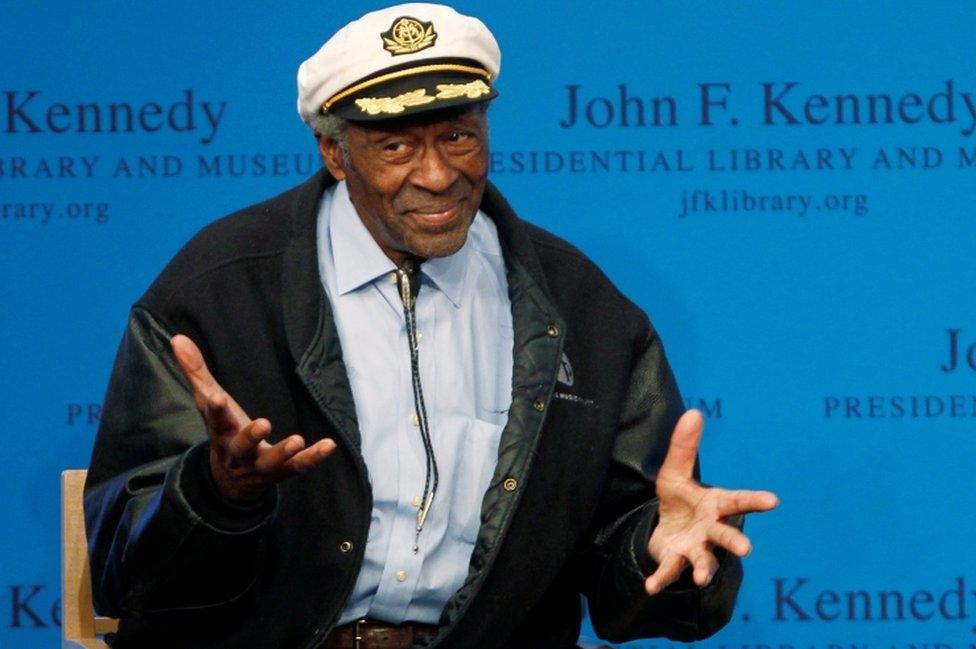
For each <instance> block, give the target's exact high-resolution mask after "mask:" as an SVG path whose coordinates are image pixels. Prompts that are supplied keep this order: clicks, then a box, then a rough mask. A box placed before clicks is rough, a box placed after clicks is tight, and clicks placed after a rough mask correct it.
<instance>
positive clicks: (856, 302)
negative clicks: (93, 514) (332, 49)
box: [0, 0, 976, 649]
mask: <svg viewBox="0 0 976 649" xmlns="http://www.w3.org/2000/svg"><path fill="white" fill-rule="evenodd" d="M480 4H481V3H477V2H471V1H461V2H458V3H457V6H458V8H459V9H460V10H462V11H465V12H467V13H474V14H476V15H479V16H480V17H482V18H483V19H484V21H485V22H486V23H487V24H488V25H489V26H490V27H491V29H492V30H493V31H494V33H495V34H496V36H497V38H498V40H499V42H500V44H501V47H502V51H503V63H502V73H501V76H500V79H499V84H498V87H499V88H500V91H501V96H500V98H499V99H498V100H497V101H496V102H495V105H494V106H493V108H492V110H491V123H492V141H493V158H492V179H493V180H494V182H496V183H497V184H498V185H499V186H500V187H501V188H502V190H503V191H504V192H505V193H506V195H507V196H508V198H509V199H510V201H511V202H512V204H513V205H514V206H515V208H516V209H517V210H518V211H519V212H520V213H521V214H522V215H523V216H525V217H526V218H529V219H531V220H533V221H535V222H536V223H539V224H540V225H542V226H544V227H547V228H549V229H551V230H553V231H555V232H556V233H558V234H560V235H562V236H564V237H566V238H568V239H569V240H571V241H573V242H574V243H576V244H577V245H578V246H579V247H580V248H582V249H583V250H584V251H585V252H587V253H588V254H589V255H591V256H592V257H593V258H594V259H595V260H596V261H597V262H598V263H600V264H601V265H602V267H603V268H604V269H605V270H606V272H607V273H608V274H609V275H610V276H611V278H612V279H613V280H614V281H615V282H616V283H617V284H618V285H619V286H620V287H621V288H622V289H623V290H624V292H625V293H627V294H628V295H629V296H631V297H632V298H633V299H634V300H636V301H637V302H638V303H639V304H640V305H642V306H643V307H644V308H645V309H647V311H648V312H649V313H650V314H651V316H652V318H653V319H654V322H655V324H656V325H657V327H658V329H659V330H660V331H661V333H662V336H663V338H664V340H665V343H666V345H667V349H668V352H669V354H670V357H671V361H672V364H673V366H674V367H675V370H676V373H677V375H678V379H679V382H680V384H681V387H682V390H683V392H684V394H685V395H686V397H687V400H688V404H689V406H695V407H699V408H702V409H703V410H704V411H705V413H706V415H707V417H708V423H707V428H706V437H705V440H704V443H703V448H702V462H703V466H704V471H705V476H706V479H707V480H708V481H709V482H711V483H713V484H721V485H727V486H736V487H756V488H769V489H772V490H775V491H776V492H778V493H779V494H780V496H781V498H782V503H783V504H782V506H781V508H780V509H779V510H778V511H777V512H776V513H774V514H769V515H765V516H754V517H752V518H751V519H750V522H749V525H748V531H749V533H750V536H751V537H752V539H753V541H754V545H755V552H754V555H753V556H752V557H750V558H749V559H747V560H746V572H747V579H746V583H745V586H744V588H743V591H742V595H741V598H740V600H739V604H738V607H737V610H736V616H735V619H734V621H733V622H732V623H731V624H730V626H729V627H728V628H727V629H725V630H724V631H722V632H721V633H720V634H718V635H717V636H716V637H715V638H713V639H710V640H708V641H704V642H701V643H697V644H696V646H699V647H703V648H707V649H720V648H721V649H724V648H728V649H732V648H733V647H735V648H740V647H750V648H751V647H755V648H756V649H760V648H761V647H768V648H795V649H799V648H801V647H803V648H810V647H816V648H817V649H833V648H835V647H836V648H838V649H839V648H840V647H845V648H847V647H858V648H861V647H872V648H876V647H883V648H889V647H892V648H893V647H899V648H902V647H905V648H907V647H915V648H919V649H921V648H922V647H926V648H927V649H945V648H947V647H949V648H953V649H960V648H962V649H967V648H968V649H972V648H973V647H976V569H974V565H973V560H972V558H971V556H970V554H969V550H968V548H969V543H970V542H971V540H972V538H973V536H974V534H976V517H974V516H973V513H972V512H973V506H972V503H971V497H972V493H973V490H974V489H973V488H974V486H976V478H974V477H973V475H974V474H973V470H972V459H971V458H972V453H973V451H974V449H976V443H974V441H973V430H974V421H976V389H974V388H973V385H974V382H973V379H974V378H976V301H974V300H973V299H972V297H971V295H970V293H971V292H972V287H973V286H974V285H976V263H974V261H973V242H974V235H976V222H974V205H976V199H974V186H976V183H974V174H976V74H974V68H973V63H972V43H973V33H974V25H976V9H974V6H973V4H972V3H968V2H930V3H926V4H924V5H922V4H919V3H898V2H859V3H846V2H844V3H841V2H820V3H772V2H770V3H764V2H749V3H735V4H734V5H732V3H729V5H732V6H727V5H726V4H725V3H704V2H680V3H679V2H656V3H630V2H619V1H618V2H603V3H600V5H599V7H597V6H596V5H594V4H593V3H582V2H559V3H555V2H538V3H530V2H520V3H508V2H498V3H493V4H491V5H490V6H487V7H484V6H479V5H480ZM378 6H379V5H378V4H376V3H366V2H347V3H345V4H344V5H342V6H340V7H327V6H318V5H315V4H310V3H307V2H302V3H299V2H291V1H290V0H283V1H282V2H278V3H275V8H274V9H271V8H270V7H269V6H268V5H266V4H265V3H256V2H255V3H241V2H226V1H215V2H209V3H196V2H186V1H171V2H166V3H139V4H138V5H137V6H133V5H130V4H129V3H122V2H101V3H83V4H78V3H69V2H64V1H63V0H59V1H54V0H51V1H50V2H44V3H37V2H28V1H26V0H12V1H11V0H8V1H7V2H6V3H4V9H3V12H2V13H3V17H2V20H0V23H2V27H0V32H2V38H0V62H2V68H0V69H2V73H0V93H2V94H0V240H2V242H3V245H2V250H3V254H2V256H0V276H2V278H3V288H2V293H0V304H2V307H0V324H2V332H3V335H2V337H0V368H2V376H3V377H4V381H3V387H2V389H0V408H2V412H3V414H4V415H5V416H4V419H5V426H4V428H5V431H6V434H5V435H4V442H3V448H4V454H3V457H4V458H5V460H4V468H5V470H4V471H3V472H2V473H0V489H2V492H3V494H4V499H3V516H2V521H3V523H2V525H3V532H4V533H3V540H4V551H3V553H2V555H0V589H2V590H0V647H2V648H8V647H10V648H14V647H38V646H53V645H54V644H55V643H56V642H57V634H58V629H57V624H58V616H59V610H58V598H59V593H58V590H59V588H58V579H59V577H58V574H59V572H58V571H59V564H58V523H57V520H58V516H57V512H58V497H57V482H58V481H57V476H58V473H59V471H60V470H61V469H63V468H66V467H81V466H85V465H86V464H87V460H88V455H89V451H90V448H91V445H92V440H93V437H94V434H95V430H96V425H97V419H98V413H99V408H100V402H101V398H102V394H103V390H104V388H105V384H106V381H107V377H108V373H109V369H110V366H111V361H112V358H113V355H114V351H115V347H116V345H117V342H118V339H119V337H120V335H121V332H122V327H123V323H124V322H125V319H126V313H127V309H128V306H129V305H130V303H131V302H132V301H133V300H134V299H135V298H136V297H137V296H138V295H140V293H141V292H142V290H144V288H145V287H146V286H147V285H148V283H149V282H150V281H151V280H152V278H153V277H154V276H155V274H156V273H157V272H158V271H159V269H161V268H162V266H163V264H164V263H165V262H166V261H167V259H168V258H169V257H170V256H171V255H172V254H173V253H174V252H175V251H176V250H177V248H178V247H179V246H180V245H181V243H182V242H183V241H185V240H186V239H187V238H188V237H189V236H191V234H192V233H193V232H195V231H196V230H197V229H199V228H200V227H201V226H202V225H203V224H205V223H207V222H209V221H210V220H213V219H214V218H216V217H218V216H220V215H222V214H225V213H227V212H229V211H231V210H233V209H235V208H238V207H240V206H243V205H245V204H248V203H251V202H254V201H256V200H258V199H261V198H264V197H267V196H269V195H271V194H273V193H277V192H279V191H281V190H283V189H285V188H287V187H290V186H292V185H294V184H296V183H297V182H299V181H300V180H301V179H303V178H304V177H305V176H307V175H308V174H310V173H311V172H312V171H313V170H314V169H315V168H316V167H317V165H318V160H317V158H316V154H315V149H314V146H313V144H314V143H313V140H312V138H311V136H310V134H309V133H308V132H307V130H306V128H305V127H304V125H303V124H302V123H301V122H300V120H299V119H298V117H297V115H296V113H295V108H294V96H295V83H294V74H295V70H296V67H297V65H298V63H299V62H300V61H301V60H303V59H304V58H305V57H307V56H308V55H309V54H311V53H312V52H313V51H314V50H315V49H317V48H318V46H319V45H320V44H321V42H322V41H323V40H324V39H325V38H326V37H327V36H328V35H329V34H330V33H332V32H333V31H334V30H335V29H336V28H337V27H339V26H340V25H342V24H344V23H345V22H347V21H349V20H351V19H353V18H355V17H357V16H358V15H360V14H362V13H363V12H364V11H366V10H369V9H373V8H376V7H378ZM584 633H585V634H590V633H592V632H591V631H590V630H589V628H588V627H587V628H585V629H584ZM632 646H634V647H656V648H662V647H668V646H669V643H667V642H661V641H646V642H639V643H633V645H632Z"/></svg>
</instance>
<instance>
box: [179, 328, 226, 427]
mask: <svg viewBox="0 0 976 649" xmlns="http://www.w3.org/2000/svg"><path fill="white" fill-rule="evenodd" d="M169 344H170V347H171V348H172V350H173V356H175V357H176V362H177V364H178V365H179V366H180V370H181V371H182V372H183V375H184V376H185V377H186V380H187V381H189V382H190V387H191V388H192V389H193V398H194V399H195V400H196V402H197V408H198V409H199V410H201V411H202V410H203V409H204V408H205V407H206V405H207V400H208V399H209V398H210V397H211V396H212V395H213V394H214V392H215V391H216V390H220V391H221V392H222V391H223V390H222V389H220V385H219V384H218V383H217V380H216V379H214V377H213V375H212V374H211V373H210V369H209V368H208V367H207V364H206V362H204V360H203V354H202V353H201V352H200V348H199V347H197V345H196V343H194V342H193V341H192V340H190V338H189V337H188V336H184V335H183V334H176V335H175V336H173V337H172V338H170V340H169Z"/></svg>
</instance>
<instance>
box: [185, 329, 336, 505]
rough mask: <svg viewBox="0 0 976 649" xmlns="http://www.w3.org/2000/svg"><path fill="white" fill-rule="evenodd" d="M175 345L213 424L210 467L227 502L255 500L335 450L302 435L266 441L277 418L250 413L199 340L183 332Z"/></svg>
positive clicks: (325, 441)
mask: <svg viewBox="0 0 976 649" xmlns="http://www.w3.org/2000/svg"><path fill="white" fill-rule="evenodd" d="M170 345H171V346H172V348H173V354H174V355H175V356H176V361H177V363H179V365H180V369H181V370H182V371H183V374H184V375H185V376H186V378H187V380H188V381H189V382H190V387H191V388H192V389H193V398H194V400H195V401H196V404H197V410H199V411H200V412H201V413H202V414H203V418H204V420H205V421H206V422H207V433H208V434H209V435H210V471H211V473H212V474H213V478H214V483H216V485H217V489H218V490H219V491H220V494H221V495H222V496H223V497H224V498H226V499H227V500H230V501H239V502H240V501H248V500H255V499H257V498H259V497H260V496H261V495H262V494H264V492H265V491H267V489H268V488H269V487H271V486H272V485H274V484H276V483H278V482H281V481H282V480H284V479H285V478H289V477H291V476H293V475H295V474H297V473H302V472H304V471H307V470H308V469H309V468H311V467H313V466H314V465H316V464H318V463H319V462H321V461H322V460H324V459H325V458H327V457H328V456H329V455H330V454H331V453H332V451H334V450H335V447H336V445H335V442H334V441H332V440H331V439H321V440H319V441H317V442H315V443H314V444H312V445H311V446H309V447H308V448H305V440H304V439H303V438H302V437H301V435H291V436H289V437H286V438H285V439H283V440H281V441H279V442H278V443H277V444H274V445H272V444H269V443H268V442H267V441H265V439H266V438H267V437H268V435H269V434H271V422H269V421H268V420H267V419H251V418H250V417H248V416H247V413H245V412H244V410H243V409H242V408H241V407H240V406H239V405H238V404H237V402H236V401H234V399H233V398H232V397H231V396H230V395H229V394H227V392H226V391H225V390H224V389H223V388H222V387H221V386H220V384H219V383H217V381H216V379H214V377H213V375H212V374H211V373H210V370H209V369H207V364H206V363H205V362H204V360H203V354H201V353H200V349H199V348H198V347H197V346H196V344H195V343H194V342H193V341H192V340H190V339H189V338H187V337H186V336H184V335H182V334H177V335H176V336H173V337H172V338H171V339H170Z"/></svg>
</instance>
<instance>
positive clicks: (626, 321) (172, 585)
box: [85, 172, 741, 649]
mask: <svg viewBox="0 0 976 649" xmlns="http://www.w3.org/2000/svg"><path fill="white" fill-rule="evenodd" d="M331 182H333V181H332V179H331V178H330V177H329V176H328V175H327V174H325V173H324V172H322V173H319V174H318V175H316V176H315V177H313V178H312V179H310V180H309V181H307V182H306V183H304V184H302V185H300V186H299V187H296V188H295V189H293V190H291V191H289V192H287V193H285V194H282V195H281V196H278V197H276V198H273V199H271V200H269V201H267V202H265V203H262V204H259V205H256V206H252V207H250V208H247V209H245V210H243V211H241V212H238V213H236V214H233V215H231V216H229V217H227V218H225V219H222V220H220V221H217V222H215V223H213V224H211V225H210V226H208V227H207V228H205V229H204V230H203V231H201V232H200V233H199V234H198V235H197V236H196V237H194V238H193V239H192V240H191V241H190V242H189V243H188V244H187V245H186V246H185V247H184V248H183V250H181V251H180V253H179V254H177V256H176V257H175V258H174V259H173V260H172V261H171V262H170V264H169V265H168V266H167V268H166V269H165V270H164V271H163V272H162V274H161V275H160V276H159V278H158V279H157V280H156V281H155V282H154V283H153V285H152V286H151V287H150V288H149V290H148V291H147V292H146V294H145V295H144V296H143V297H142V298H141V299H140V300H139V302H138V303H137V304H136V305H135V306H134V308H133V311H132V317H131V319H130V322H129V326H128V329H127V331H126V334H125V336H124V338H123V340H122V343H121V347H120V350H119V354H118V357H117V359H116V363H115V367H114V370H113V373H112V378H111V381H110V384H109V389H108V394H107V396H106V398H105V403H104V408H103V414H102V422H101V427H100V429H99V433H98V438H97V440H96V443H95V448H94V453H93V457H92V464H91V469H90V472H89V476H88V484H87V486H86V495H85V509H86V520H87V525H88V535H89V546H90V553H91V564H92V581H93V587H94V594H95V601H96V605H97V607H98V609H99V610H100V611H101V612H103V613H106V614H110V615H114V616H120V617H122V618H123V620H122V623H121V626H120V630H119V634H118V639H117V644H116V646H117V647H140V648H145V647H153V646H157V645H159V646H164V645H165V646H181V647H208V648H215V647H235V648H239V647H262V648H263V647H267V648H269V649H270V648H274V649H283V648H290V647H296V648H297V647H314V646H316V645H317V644H318V643H319V642H320V641H321V640H322V639H323V638H324V637H325V636H326V635H327V633H328V631H329V630H330V629H331V627H332V626H333V625H334V624H335V622H336V619H337V618H338V616H339V614H340V612H341V610H342V607H343V604H344V602H345V600H346V598H347V597H348V595H349V593H350V591H351V589H352V587H353V584H354V582H355V580H356V576H357V573H358V570H359V565H360V563H361V561H362V553H363V550H364V548H365V545H366V536H367V530H368V526H369V521H370V511H371V504H372V500H371V492H370V485H369V478H368V472H367V467H366V466H365V464H364V462H363V459H362V457H361V455H360V453H359V445H360V433H359V430H358V427H357V423H356V412H355V408H354V404H353V397H352V392H351V390H350V387H349V382H348V379H347V376H346V371H345V367H344V365H343V361H342V353H341V350H340V347H339V339H338V336H337V334H336V331H335V326H334V322H333V319H332V314H331V309H330V305H329V301H328V299H327V298H326V296H325V294H324V291H323V289H322V285H321V282H320V278H319V271H318V265H317V255H316V250H315V221H316V213H317V208H318V204H319V199H320V197H321V195H322V192H323V190H324V188H325V187H327V186H328V184H329V183H331ZM482 209H483V210H484V211H485V212H486V213H487V214H488V215H489V216H490V217H491V218H492V219H493V220H494V221H495V223H496V224H497V227H498V232H499V237H500V240H501V243H502V248H503V251H504V255H505V262H506V269H507V278H508V284H509V294H510V297H511V302H512V312H513V323H514V331H515V342H514V355H515V364H514V373H513V386H512V405H511V410H510V412H509V419H508V422H507V424H506V426H505V428H504V431H503V433H502V439H501V443H500V446H499V457H498V465H497V468H496V471H495V474H494V476H493V478H492V481H491V486H490V487H489V489H488V491H487V492H486V493H485V497H484V501H483V506H482V512H481V520H482V524H481V529H480V531H479V534H478V540H477V542H476V545H475V548H474V552H473V554H472V557H471V563H470V567H469V576H468V578H467V580H466V581H465V583H464V585H463V586H462V587H461V589H460V590H458V591H457V593H455V595H454V596H453V597H452V598H451V600H450V601H449V602H448V603H447V605H446V606H445V608H444V612H443V614H442V618H441V624H442V626H443V630H442V632H441V634H440V635H439V636H438V638H437V640H436V641H435V644H436V645H437V646H440V647H458V648H460V647H472V648H474V647H478V648H486V649H487V648H489V647H499V648H501V647H505V648H514V647H533V648H536V647H574V646H575V640H576V637H577V635H578V633H579V624H580V616H581V610H580V597H579V595H580V593H583V594H585V595H586V597H587V599H588V601H589V606H590V613H591V616H592V619H593V622H594V625H595V626H596V629H597V630H598V632H600V633H601V634H602V635H603V636H605V637H607V638H608V639H611V640H625V639H630V638H635V637H642V636H643V637H647V636H658V635H664V636H667V637H670V638H674V639H682V640H692V639H697V638H702V637H705V636H707V635H710V634H712V633H714V632H715V631H716V630H718V629H719V628H720V627H721V626H722V625H723V624H725V622H726V621H727V620H728V619H729V617H730V615H731V610H732V605H733V603H734V600H735V594H736V591H737V589H738V584H739V581H740V580H741V568H740V565H739V562H738V560H736V559H735V558H734V557H731V556H726V557H724V558H723V559H722V567H721V569H720V571H719V573H718V575H717V576H716V578H715V580H714V581H713V583H712V584H711V585H710V586H709V587H708V588H705V589H698V588H696V587H695V586H694V585H693V584H691V582H690V579H689V578H688V576H687V575H686V576H685V577H683V578H682V580H681V581H679V582H678V583H677V584H675V585H674V586H672V587H671V588H669V589H668V590H667V591H665V593H662V594H661V595H658V596H656V597H653V598H652V597H648V596H646V595H645V594H644V592H643V577H644V575H645V574H649V572H650V571H651V570H652V569H653V567H654V566H653V562H652V560H651V559H650V558H649V557H648V555H647V551H646V544H647V539H648V537H649V535H650V531H651V529H652V528H653V525H654V522H655V517H656V502H655V500H654V479H655V475H656V471H657V468H658V466H659V465H660V463H661V461H662V459H663V457H664V453H665V451H666V448H667V443H668V438H669V435H670V431H671V430H672V428H673V426H674V423H675V421H676V420H677V418H678V416H679V415H680V413H681V412H682V410H683V407H682V403H681V399H680V396H679V394H678V390H677V388H676V386H675V382H674V379H673V377H672V375H671V371H670V369H669V368H668V365H667V361H666V360H665V358H664V352H663V349H662V347H661V344H660V341H659V339H658V338H657V335H656V334H655V332H654V330H653V328H652V327H651V324H650V322H649V321H648V319H647V317H646V316H645V315H644V313H643V312H642V311H641V310H640V309H638V308H637V307H636V306H635V305H634V304H632V303H631V302H630V301H628V300H627V299H626V298H625V297H624V296H623V295H621V294H620V293H619V292H618V291H617V290H616V289H615V288H614V287H613V286H612V285H611V283H610V282H609V280H608V279H607V278H606V277H605V276H604V275H603V274H602V273H601V272H600V271H599V270H598V269H597V268H596V267H595V266H594V265H593V264H592V263H591V262H590V261H589V260H587V259H586V258H585V257H584V256H583V255H582V254H581V253H580V252H579V251H577V250H576V249H575V248H573V247H572V246H570V245H569V244H567V243H565V242H563V241H561V240H560V239H558V238H556V237H554V236H553V235H551V234H548V233H546V232H544V231H543V230H540V229H539V228H536V227H534V226H532V225H530V224H528V223H526V222H524V221H521V220H520V219H519V218H518V217H516V216H515V214H514V213H513V212H512V210H511V208H510V207H509V206H508V204H507V203H506V202H505V200H504V199H503V198H502V197H501V195H500V194H499V193H498V192H497V190H495V189H494V188H493V187H491V186H489V188H488V190H487V191H486V193H485V197H484V200H483V204H482ZM177 332H181V333H185V334H187V335H189V336H190V337H191V338H193V339H194V340H195V341H196V342H197V344H198V345H199V346H200V348H201V350H202V351H203V354H204V357H205V358H206V360H207V362H208V364H209V366H210V368H211V371H212V372H213V374H214V376H215V377H216V378H217V380H218V381H219V382H220V383H221V384H222V385H223V386H224V388H226V389H227V391H228V392H229V393H230V394H231V395H233V396H234V397H235V398H236V399H237V401H238V402H239V403H240V404H241V406H242V407H243V408H244V410H245V411H246V412H248V413H249V414H250V415H251V416H255V417H256V416H262V417H267V418H268V419H270V420H271V422H272V425H273V426H274V432H273V433H272V438H271V441H272V442H273V441H275V440H277V439H280V438H283V437H285V436H287V435H289V434H292V433H295V432H299V433H301V434H302V435H303V436H304V437H305V438H306V440H307V441H308V443H309V444H311V443H313V442H314V441H316V440H318V439H321V438H323V437H332V438H334V439H335V440H336V442H337V443H338V449H337V450H336V452H335V453H334V454H333V455H332V457H330V458H329V459H328V460H326V461H325V462H324V463H322V464H321V465H320V466H318V467H316V468H314V469H313V470H311V471H310V472H308V473H307V474H303V475H301V476H298V477H295V478H291V479H289V480H287V481H285V482H284V483H282V484H281V485H279V487H278V488H277V489H276V490H274V491H273V492H271V493H269V495H268V497H267V498H266V499H265V500H264V501H262V502H259V503H256V504H254V505H253V506H249V507H236V506H232V505H231V504H229V503H227V502H224V501H222V500H221V499H220V498H218V497H217V495H216V491H215V489H214V487H213V485H212V484H211V483H210V478H209V466H208V465H207V461H208V460H207V457H208V452H207V446H206V444H207V442H206V439H207V436H206V431H205V428H204V426H203V421H202V418H201V417H200V415H199V414H198V413H197V411H196V409H195V407H194V404H193V399H192V396H191V393H190V391H189V388H188V386H187V384H186V381H185V380H184V378H183V377H182V375H181V373H180V371H179V369H178V368H177V366H176V364H175V361H174V360H173V358H172V355H171V354H170V351H169V344H168V339H169V337H170V336H171V335H172V334H173V333H177ZM472 335H477V332H472ZM563 353H565V354H566V357H567V358H568V359H570V361H571V363H572V367H573V373H574V380H573V385H572V387H566V386H565V385H562V384H556V376H557V370H558V367H559V361H560V358H561V357H562V355H563Z"/></svg>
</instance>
